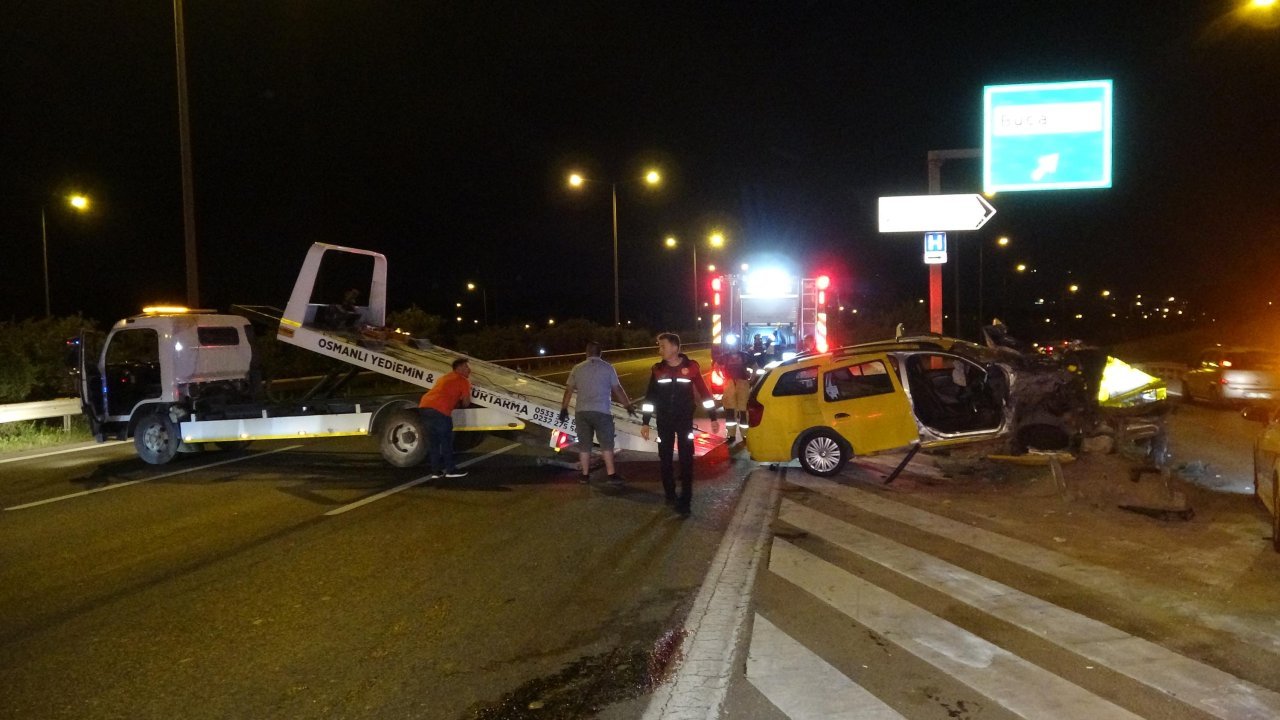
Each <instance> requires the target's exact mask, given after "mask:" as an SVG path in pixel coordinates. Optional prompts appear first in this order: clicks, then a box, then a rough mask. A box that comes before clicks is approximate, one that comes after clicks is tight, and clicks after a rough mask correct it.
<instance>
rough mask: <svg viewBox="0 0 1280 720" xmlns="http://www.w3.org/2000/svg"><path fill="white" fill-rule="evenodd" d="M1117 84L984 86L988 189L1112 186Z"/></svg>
mask: <svg viewBox="0 0 1280 720" xmlns="http://www.w3.org/2000/svg"><path fill="white" fill-rule="evenodd" d="M1111 98H1112V93H1111V81H1110V80H1081V81H1076V82H1060V83H1031V84H1024V85H988V86H987V87H985V88H984V89H983V152H982V188H983V191H984V192H988V193H994V192H1008V191H1012V190H1064V189H1076V188H1107V187H1111V114H1112V108H1111Z"/></svg>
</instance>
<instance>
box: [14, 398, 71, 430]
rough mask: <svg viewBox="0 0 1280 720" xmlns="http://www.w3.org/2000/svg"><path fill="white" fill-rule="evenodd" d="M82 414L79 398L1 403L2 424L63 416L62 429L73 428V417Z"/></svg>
mask: <svg viewBox="0 0 1280 720" xmlns="http://www.w3.org/2000/svg"><path fill="white" fill-rule="evenodd" d="M79 414H80V400H79V399H78V398H58V399H56V400H38V401H36V402H25V403H14V404H12V405H0V424H3V423H11V422H20V421H22V420H43V419H45V418H51V417H59V416H61V417H62V429H63V430H70V429H71V418H72V417H74V416H76V415H79Z"/></svg>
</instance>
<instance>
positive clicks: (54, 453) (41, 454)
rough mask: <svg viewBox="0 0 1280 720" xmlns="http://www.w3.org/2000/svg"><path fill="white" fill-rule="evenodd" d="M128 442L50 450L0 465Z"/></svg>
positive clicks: (12, 458) (7, 460)
mask: <svg viewBox="0 0 1280 720" xmlns="http://www.w3.org/2000/svg"><path fill="white" fill-rule="evenodd" d="M127 442H129V441H128V440H112V441H111V442H103V443H94V444H92V445H84V446H81V447H73V448H66V449H65V450H50V451H49V452H45V453H40V454H38V455H23V456H21V457H11V458H5V459H3V460H0V465H4V464H5V463H11V462H22V461H23V460H39V459H40V458H47V457H53V456H54V455H65V454H66V453H73V452H83V451H85V450H97V449H98V448H106V447H114V446H116V445H124V444H125V443H127Z"/></svg>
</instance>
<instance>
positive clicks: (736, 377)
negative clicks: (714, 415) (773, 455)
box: [716, 343, 756, 442]
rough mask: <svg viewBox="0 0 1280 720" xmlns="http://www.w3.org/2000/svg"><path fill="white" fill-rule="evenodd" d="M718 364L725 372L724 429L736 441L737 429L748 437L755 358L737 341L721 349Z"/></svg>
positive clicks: (727, 435) (743, 436)
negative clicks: (748, 397) (750, 395)
mask: <svg viewBox="0 0 1280 720" xmlns="http://www.w3.org/2000/svg"><path fill="white" fill-rule="evenodd" d="M716 364H717V365H719V367H720V372H721V373H723V374H724V397H723V401H722V405H723V406H724V431H725V437H727V438H728V439H729V442H733V441H734V439H735V438H734V433H735V431H740V432H741V433H742V439H743V440H746V439H747V393H748V391H750V389H751V379H752V377H753V376H754V374H755V373H754V370H753V368H754V366H755V364H756V363H755V359H754V358H752V357H751V355H750V354H748V353H747V352H746V351H745V350H743V349H742V348H740V347H738V345H737V344H736V343H734V344H733V345H726V346H725V347H724V349H723V350H721V351H720V355H719V357H718V358H717V361H716Z"/></svg>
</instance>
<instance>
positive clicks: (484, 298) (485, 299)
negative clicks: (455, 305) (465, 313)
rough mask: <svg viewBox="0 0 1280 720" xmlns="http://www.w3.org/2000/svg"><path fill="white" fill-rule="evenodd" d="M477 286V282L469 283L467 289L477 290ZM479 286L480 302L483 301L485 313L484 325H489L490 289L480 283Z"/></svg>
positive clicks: (482, 305) (470, 290)
mask: <svg viewBox="0 0 1280 720" xmlns="http://www.w3.org/2000/svg"><path fill="white" fill-rule="evenodd" d="M476 287H477V286H476V284H475V283H473V282H469V283H467V290H468V291H469V292H475V291H476ZM479 288H480V302H481V307H482V308H483V313H484V325H485V327H489V291H488V290H487V289H486V288H485V287H484V286H483V285H480V286H479ZM459 304H461V303H459Z"/></svg>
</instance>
